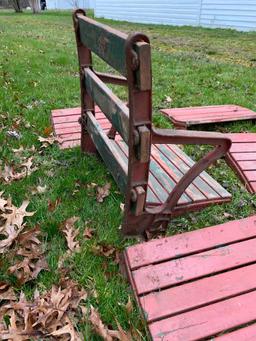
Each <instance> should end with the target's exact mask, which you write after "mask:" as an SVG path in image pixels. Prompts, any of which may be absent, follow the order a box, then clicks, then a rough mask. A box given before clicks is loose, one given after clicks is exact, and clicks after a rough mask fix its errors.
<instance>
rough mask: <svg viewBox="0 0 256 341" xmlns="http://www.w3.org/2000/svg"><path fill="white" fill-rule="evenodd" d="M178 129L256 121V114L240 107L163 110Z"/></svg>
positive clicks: (220, 106)
mask: <svg viewBox="0 0 256 341" xmlns="http://www.w3.org/2000/svg"><path fill="white" fill-rule="evenodd" d="M161 112H162V113H163V114H165V115H166V116H167V117H168V118H169V119H170V120H171V121H172V123H173V124H174V126H176V127H177V128H180V127H183V128H186V127H189V126H192V125H198V124H206V123H207V124H208V123H220V122H232V121H239V120H248V119H256V113H255V112H254V111H252V110H250V109H247V108H243V107H240V106H238V105H219V106H202V107H188V108H173V109H162V110H161Z"/></svg>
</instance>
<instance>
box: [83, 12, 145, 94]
mask: <svg viewBox="0 0 256 341" xmlns="http://www.w3.org/2000/svg"><path fill="white" fill-rule="evenodd" d="M78 24H79V34H80V39H81V41H82V43H83V44H84V45H85V46H86V47H87V48H89V49H90V50H91V51H92V52H94V53H96V54H97V55H98V56H99V57H100V58H102V59H103V60H104V61H105V62H106V63H108V64H109V65H111V66H112V67H113V68H114V69H115V70H117V71H118V72H120V73H121V74H122V75H123V76H125V77H126V76H127V70H126V53H125V46H126V41H127V38H128V36H127V34H125V33H122V32H120V31H117V30H115V29H113V28H112V27H109V26H107V25H104V24H102V23H99V22H96V21H95V20H93V19H91V18H88V17H85V16H83V15H81V14H79V15H78ZM134 50H135V51H136V54H137V56H138V65H139V67H138V69H137V70H136V71H135V73H136V77H135V78H136V83H137V86H138V88H139V89H140V90H149V89H151V55H150V44H148V43H145V42H138V43H135V44H134Z"/></svg>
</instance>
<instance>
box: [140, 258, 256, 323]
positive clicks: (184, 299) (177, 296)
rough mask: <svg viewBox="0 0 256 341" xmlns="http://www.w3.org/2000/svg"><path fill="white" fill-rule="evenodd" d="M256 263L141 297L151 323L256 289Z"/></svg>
mask: <svg viewBox="0 0 256 341" xmlns="http://www.w3.org/2000/svg"><path fill="white" fill-rule="evenodd" d="M255 274H256V264H253V265H249V266H245V267H242V268H239V269H236V270H232V271H227V272H224V273H221V274H219V275H215V276H210V277H206V278H203V279H200V280H197V281H193V282H190V283H187V284H183V285H179V286H177V287H173V288H169V289H166V290H161V291H157V292H152V293H150V294H148V295H145V296H141V297H139V301H140V305H141V307H142V309H143V312H144V315H145V318H146V319H147V321H148V322H152V321H155V320H159V319H163V318H166V317H170V316H171V315H175V314H180V313H182V312H184V311H188V310H192V309H196V308H199V307H201V306H204V305H209V304H212V303H215V302H217V301H221V300H224V299H227V298H230V297H233V296H237V295H240V294H243V293H246V292H249V291H252V290H256V281H255ZM241 279H243V280H241Z"/></svg>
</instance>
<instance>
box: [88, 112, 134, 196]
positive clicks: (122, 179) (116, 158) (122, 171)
mask: <svg viewBox="0 0 256 341" xmlns="http://www.w3.org/2000/svg"><path fill="white" fill-rule="evenodd" d="M87 115H88V124H87V128H88V131H89V133H90V135H91V137H92V140H93V142H94V144H95V146H96V147H97V150H98V152H99V153H100V155H101V157H102V159H103V160H104V162H105V164H106V165H107V167H108V169H109V170H110V172H111V174H112V176H113V178H114V179H115V180H116V182H117V183H118V185H119V188H120V189H121V191H122V192H123V193H125V190H126V182H127V171H128V170H127V164H126V163H125V162H124V161H123V160H122V159H121V158H120V153H119V152H118V150H117V149H116V144H115V142H113V141H112V140H109V139H108V137H107V136H106V134H105V133H104V132H103V130H102V129H101V127H100V124H99V123H98V122H97V120H96V118H95V117H94V115H93V114H92V113H91V112H88V113H87Z"/></svg>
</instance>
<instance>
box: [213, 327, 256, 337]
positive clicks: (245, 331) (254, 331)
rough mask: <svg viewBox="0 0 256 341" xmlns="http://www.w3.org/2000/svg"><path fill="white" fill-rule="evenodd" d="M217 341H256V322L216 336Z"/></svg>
mask: <svg viewBox="0 0 256 341" xmlns="http://www.w3.org/2000/svg"><path fill="white" fill-rule="evenodd" d="M215 340H216V341H255V340H256V323H254V324H252V325H251V326H247V327H244V328H240V329H238V330H235V331H234V332H231V333H227V334H225V335H222V336H219V337H216V338H215Z"/></svg>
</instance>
